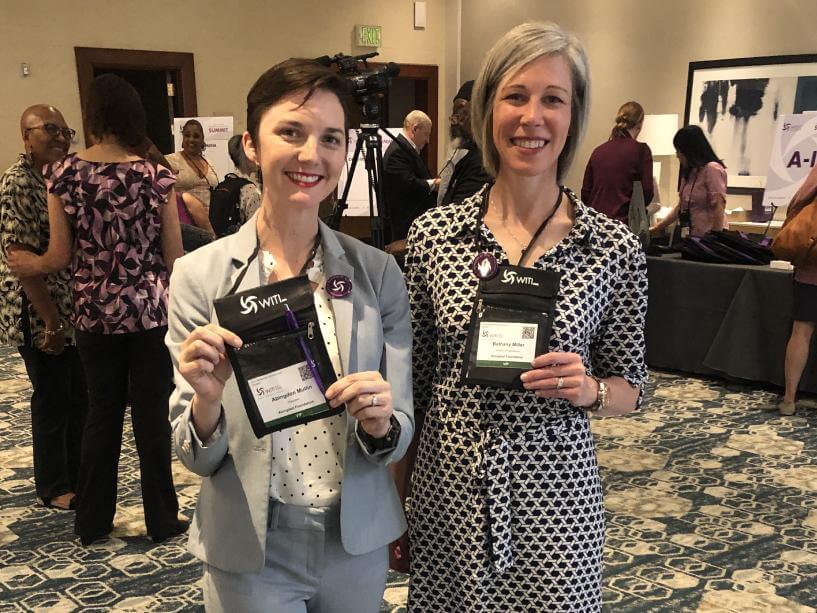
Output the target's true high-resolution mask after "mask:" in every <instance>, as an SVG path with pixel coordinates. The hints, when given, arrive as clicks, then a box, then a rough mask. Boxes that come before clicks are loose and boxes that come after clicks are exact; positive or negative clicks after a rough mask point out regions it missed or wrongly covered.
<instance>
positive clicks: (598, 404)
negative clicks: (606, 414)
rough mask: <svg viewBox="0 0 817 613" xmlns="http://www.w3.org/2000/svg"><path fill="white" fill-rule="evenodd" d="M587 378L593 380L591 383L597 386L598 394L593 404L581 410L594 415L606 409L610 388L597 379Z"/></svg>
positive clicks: (591, 376)
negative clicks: (593, 382)
mask: <svg viewBox="0 0 817 613" xmlns="http://www.w3.org/2000/svg"><path fill="white" fill-rule="evenodd" d="M589 376H590V378H591V379H593V381H595V382H596V383H598V384H599V393H598V395H597V396H596V401H595V402H594V403H593V404H591V405H590V406H587V407H582V408H583V409H584V410H585V411H589V412H590V413H595V412H596V411H601V410H602V409H606V408H607V405H608V404H609V402H610V386H609V385H607V384H606V383H605V382H604V381H602V380H601V379H599V378H598V377H594V376H593V375H589Z"/></svg>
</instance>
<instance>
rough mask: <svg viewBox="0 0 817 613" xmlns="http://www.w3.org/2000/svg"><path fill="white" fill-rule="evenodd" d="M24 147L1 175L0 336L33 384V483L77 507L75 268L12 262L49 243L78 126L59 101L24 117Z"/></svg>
mask: <svg viewBox="0 0 817 613" xmlns="http://www.w3.org/2000/svg"><path fill="white" fill-rule="evenodd" d="M20 131H21V133H22V137H23V145H24V146H25V153H24V154H21V155H20V157H19V158H18V159H17V161H16V162H15V163H14V164H13V165H12V166H11V167H10V168H9V169H8V170H7V171H6V172H5V173H4V174H3V176H2V177H0V342H2V343H3V344H4V345H10V346H12V347H17V350H18V351H19V353H20V356H21V357H22V358H23V361H24V362H25V366H26V372H27V373H28V378H29V380H30V381H31V386H32V388H33V391H32V394H31V438H32V446H33V451H34V487H35V490H36V492H37V497H38V498H39V499H40V500H41V501H42V503H43V504H44V505H45V506H47V507H52V508H56V509H63V510H68V509H73V508H74V506H75V494H74V492H75V491H76V486H77V474H78V472H79V462H80V444H81V441H82V429H83V426H84V423H85V414H86V412H87V405H88V395H87V391H86V386H85V376H84V374H83V371H82V364H81V363H80V359H79V354H78V353H77V349H76V346H75V344H74V328H73V326H72V325H71V324H70V323H69V320H70V315H71V304H72V298H71V288H70V275H69V271H68V270H60V271H58V272H54V273H51V274H47V275H37V276H33V277H18V276H17V275H15V274H14V273H13V272H11V271H10V270H9V268H8V266H7V264H6V255H7V254H9V253H12V252H13V251H15V250H21V249H22V250H31V251H34V252H35V253H42V252H44V251H45V250H46V249H48V237H49V227H48V203H47V193H46V186H45V179H44V177H43V171H44V170H45V168H46V166H47V165H49V164H52V163H54V162H57V161H58V160H61V159H62V158H63V157H65V155H66V154H67V153H68V148H69V146H70V144H71V139H72V138H73V137H74V135H75V132H74V130H72V129H71V128H69V127H68V126H67V125H66V123H65V119H63V116H62V113H60V112H59V111H58V110H57V109H55V108H54V107H53V106H49V105H45V104H37V105H34V106H31V107H29V108H27V109H26V110H25V111H24V112H23V115H22V117H21V118H20Z"/></svg>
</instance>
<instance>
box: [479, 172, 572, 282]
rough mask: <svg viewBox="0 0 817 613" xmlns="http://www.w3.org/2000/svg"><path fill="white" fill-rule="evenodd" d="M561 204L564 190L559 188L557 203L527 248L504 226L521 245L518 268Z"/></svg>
mask: <svg viewBox="0 0 817 613" xmlns="http://www.w3.org/2000/svg"><path fill="white" fill-rule="evenodd" d="M490 202H491V204H493V203H494V201H493V200H491V201H490ZM561 204H562V188H561V187H559V196H558V197H557V198H556V202H555V203H554V205H553V208H552V209H551V210H550V212H549V213H548V214H547V216H546V217H545V219H544V220H543V221H542V223H541V225H540V226H539V227H538V228H537V229H536V232H534V233H533V235H532V236H531V238H530V241H529V242H528V243H527V246H525V243H523V242H522V241H520V240H519V239H518V238H517V237H516V235H514V233H513V232H512V231H511V229H510V228H508V227H507V226H503V227H504V228H505V230H507V231H508V234H510V235H511V238H512V239H513V240H514V241H515V242H516V244H517V245H519V248H520V249H519V250H520V252H521V253H520V255H519V262H518V263H517V266H521V264H522V261H523V260H524V259H525V257H526V256H527V255H528V254H529V253H530V251H531V249H532V248H533V245H534V243H536V241H537V240H538V239H539V237H540V236H541V235H542V233H543V232H544V231H545V228H547V226H548V224H549V223H550V220H551V219H553V216H554V215H555V214H556V211H558V210H559V207H560V206H561Z"/></svg>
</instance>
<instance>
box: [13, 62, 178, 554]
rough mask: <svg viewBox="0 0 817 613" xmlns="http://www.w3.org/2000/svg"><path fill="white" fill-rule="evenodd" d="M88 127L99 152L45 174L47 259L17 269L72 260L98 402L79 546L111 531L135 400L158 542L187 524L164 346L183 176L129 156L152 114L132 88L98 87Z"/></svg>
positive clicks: (25, 259) (85, 459) (88, 441)
mask: <svg viewBox="0 0 817 613" xmlns="http://www.w3.org/2000/svg"><path fill="white" fill-rule="evenodd" d="M86 121H87V125H88V127H89V129H90V131H91V134H92V135H93V137H94V141H95V144H94V145H93V146H92V147H90V148H88V149H86V150H84V151H80V152H78V153H75V154H73V155H69V156H68V157H67V158H65V159H64V160H63V161H62V162H59V163H57V164H56V165H55V166H54V167H52V168H51V170H50V172H49V173H47V176H50V180H49V181H48V191H49V196H48V209H49V222H50V226H51V237H50V244H49V247H48V251H47V252H46V253H45V254H44V255H42V256H36V255H33V254H31V253H25V252H21V253H17V254H13V255H11V256H10V257H9V266H10V268H12V269H13V270H14V271H15V272H16V273H17V274H19V275H21V276H31V275H36V274H43V273H47V272H53V271H57V270H60V269H62V268H64V267H66V266H67V265H68V264H69V263H70V264H71V269H72V281H71V285H72V290H73V295H74V305H73V313H72V323H73V325H74V327H75V328H76V337H77V346H78V349H79V352H80V357H81V359H82V362H83V366H84V368H85V372H86V375H87V380H88V394H89V400H90V406H89V411H88V418H87V422H86V426H85V431H84V433H83V442H82V457H81V461H80V469H79V482H78V485H77V501H78V504H77V516H76V525H75V529H76V532H77V534H78V535H79V536H80V540H81V541H82V544H83V545H88V544H90V543H92V542H93V541H95V540H97V539H100V538H103V537H105V536H106V535H107V534H108V533H109V532H110V531H111V530H112V529H113V518H114V513H115V511H116V479H117V466H118V461H119V453H120V447H121V441H122V425H123V421H124V415H125V407H126V405H127V404H128V402H130V406H131V419H132V422H133V432H134V437H135V439H136V448H137V451H138V453H139V463H140V470H141V484H142V500H143V505H144V510H145V523H146V524H147V532H148V535H149V536H151V537H152V539H153V540H154V542H160V541H163V540H165V539H166V538H168V537H169V536H173V535H176V534H179V533H181V532H183V531H184V530H185V529H186V527H187V522H183V521H180V520H179V519H178V516H177V514H178V510H179V504H178V500H177V499H176V492H175V490H174V488H173V479H172V476H171V472H170V424H169V422H168V417H167V406H168V404H167V403H168V396H169V394H170V391H171V387H172V380H171V376H172V370H171V365H170V358H169V356H168V353H167V349H166V348H165V345H164V335H165V332H166V331H167V286H168V278H169V271H170V269H171V268H172V266H173V261H174V260H175V259H176V258H177V257H178V256H180V255H181V237H180V233H179V220H178V214H177V212H176V207H175V206H173V205H172V204H174V203H175V199H174V190H173V184H174V182H175V178H174V176H173V174H172V173H171V172H170V170H169V169H167V168H164V167H162V166H157V165H154V164H153V163H152V162H150V161H147V160H145V159H142V158H140V157H137V156H134V155H131V154H130V153H129V152H128V148H129V147H132V146H133V145H135V144H137V143H139V142H141V140H142V139H144V137H145V114H144V110H143V108H142V105H141V102H140V99H139V94H137V92H136V90H134V89H133V88H132V87H131V86H130V85H129V84H128V83H127V82H126V81H124V80H122V79H120V78H119V77H116V76H114V75H102V76H100V77H98V78H96V79H94V81H93V82H92V84H91V91H90V98H89V103H88V108H87V109H86ZM168 202H170V203H171V206H165V205H166V204H167V203H168Z"/></svg>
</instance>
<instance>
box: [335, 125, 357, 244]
mask: <svg viewBox="0 0 817 613" xmlns="http://www.w3.org/2000/svg"><path fill="white" fill-rule="evenodd" d="M362 148H363V135H362V134H360V133H358V135H357V143H355V152H354V154H353V155H352V165H351V166H350V167H349V172H347V173H346V185H344V186H343V194H342V195H341V197H340V199H339V200H338V201H337V202H336V203H335V208H334V209H333V210H332V215H331V216H330V217H329V223H328V225H329V227H330V228H332V229H333V230H337V229H338V228H340V220H341V218H342V217H343V212H344V211H345V210H346V209H347V208H349V205H348V204H347V202H348V198H349V190H350V189H351V187H352V178H353V177H354V176H355V168H356V167H357V159H358V157H359V156H360V151H361V150H362Z"/></svg>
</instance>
